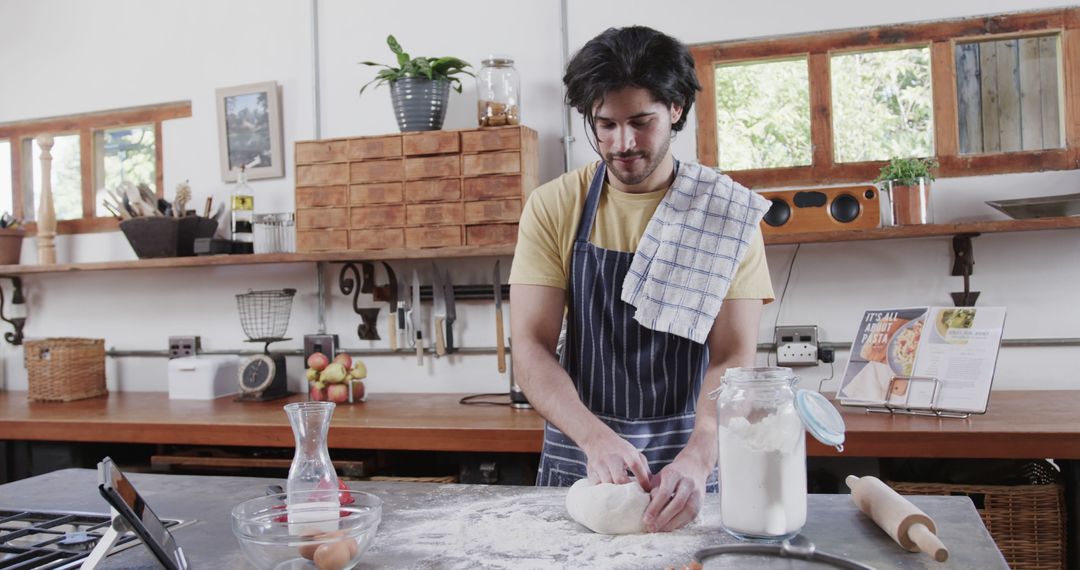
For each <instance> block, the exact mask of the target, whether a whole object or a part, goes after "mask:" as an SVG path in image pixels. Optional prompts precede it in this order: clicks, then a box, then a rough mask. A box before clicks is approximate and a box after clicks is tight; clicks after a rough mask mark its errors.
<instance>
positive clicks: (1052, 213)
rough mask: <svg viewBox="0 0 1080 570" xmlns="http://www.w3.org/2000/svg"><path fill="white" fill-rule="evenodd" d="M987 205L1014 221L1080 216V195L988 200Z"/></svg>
mask: <svg viewBox="0 0 1080 570" xmlns="http://www.w3.org/2000/svg"><path fill="white" fill-rule="evenodd" d="M986 204H987V205H988V206H991V207H993V208H995V209H997V210H998V211H1000V212H1001V213H1003V214H1005V215H1006V216H1009V217H1010V218H1012V219H1014V220H1026V219H1030V218H1057V217H1061V216H1080V194H1062V195H1060V196H1039V197H1037V198H1018V199H1015V200H987V202H986Z"/></svg>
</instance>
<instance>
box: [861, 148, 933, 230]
mask: <svg viewBox="0 0 1080 570" xmlns="http://www.w3.org/2000/svg"><path fill="white" fill-rule="evenodd" d="M937 167H938V163H937V161H936V160H934V159H932V158H893V159H891V160H889V163H888V164H886V165H885V166H883V167H881V173H880V174H878V177H877V178H875V179H874V182H876V183H878V188H879V189H880V191H881V192H880V193H881V194H883V195H884V196H887V197H888V201H889V206H888V207H887V208H884V209H883V212H884V213H885V217H884V220H883V225H887V226H888V225H893V224H895V225H901V226H902V225H910V224H929V223H932V222H933V220H932V219H931V212H930V182H931V181H933V180H934V173H933V169H934V168H937ZM890 217H891V220H889V218H890ZM890 222H891V223H890Z"/></svg>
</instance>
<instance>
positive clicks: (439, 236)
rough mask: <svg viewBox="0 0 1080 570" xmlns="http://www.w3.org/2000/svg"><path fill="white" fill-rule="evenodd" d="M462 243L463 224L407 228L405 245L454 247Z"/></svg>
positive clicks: (411, 246) (412, 246)
mask: <svg viewBox="0 0 1080 570" xmlns="http://www.w3.org/2000/svg"><path fill="white" fill-rule="evenodd" d="M458 245H461V226H428V227H424V228H405V247H409V248H414V247H454V246H458Z"/></svg>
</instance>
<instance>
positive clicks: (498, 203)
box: [465, 200, 521, 224]
mask: <svg viewBox="0 0 1080 570" xmlns="http://www.w3.org/2000/svg"><path fill="white" fill-rule="evenodd" d="M519 219H521V200H485V201H483V202H465V223H467V224H475V223H478V222H516V221H518V220H519Z"/></svg>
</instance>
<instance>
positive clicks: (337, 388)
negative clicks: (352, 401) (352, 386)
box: [326, 384, 349, 404]
mask: <svg viewBox="0 0 1080 570" xmlns="http://www.w3.org/2000/svg"><path fill="white" fill-rule="evenodd" d="M326 396H327V398H329V399H330V401H331V402H335V403H338V404H343V403H345V402H348V401H349V387H348V386H346V385H344V384H334V385H332V386H330V387H328V388H327V389H326Z"/></svg>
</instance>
